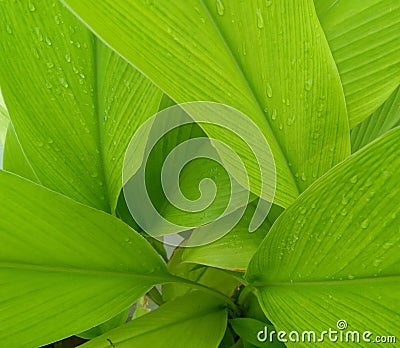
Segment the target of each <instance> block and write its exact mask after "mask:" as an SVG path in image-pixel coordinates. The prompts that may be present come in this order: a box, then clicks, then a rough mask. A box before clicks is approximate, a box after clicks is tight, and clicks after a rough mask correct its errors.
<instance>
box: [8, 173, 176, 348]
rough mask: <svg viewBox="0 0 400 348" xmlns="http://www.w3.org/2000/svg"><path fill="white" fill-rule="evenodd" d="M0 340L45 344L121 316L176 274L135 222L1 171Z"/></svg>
mask: <svg viewBox="0 0 400 348" xmlns="http://www.w3.org/2000/svg"><path fill="white" fill-rule="evenodd" d="M0 200H1V202H2V204H1V206H0V216H1V221H0V283H1V286H0V299H1V300H0V301H1V303H0V322H1V327H0V340H1V342H2V345H3V346H5V347H28V348H31V347H37V346H40V345H42V344H45V343H49V342H52V341H55V340H58V339H61V338H64V337H68V336H69V335H71V334H74V333H79V332H82V331H84V330H87V329H89V328H91V327H93V326H95V325H97V324H100V323H101V322H104V321H105V320H107V319H109V318H111V317H113V316H115V315H116V314H118V313H120V312H121V311H122V310H124V309H126V308H127V307H129V305H131V304H132V303H133V302H134V301H135V300H136V299H137V298H139V297H140V296H142V295H143V294H144V293H146V292H147V291H148V290H149V289H150V288H151V287H152V286H154V285H155V284H158V283H162V282H165V281H168V280H170V278H171V276H169V273H168V272H167V269H166V267H165V264H164V263H163V262H162V261H161V259H160V257H159V256H158V255H157V253H156V252H155V251H154V250H153V249H152V248H151V246H150V245H149V244H148V243H147V242H146V241H145V240H144V239H143V238H142V237H141V236H139V235H138V234H137V233H136V232H135V231H133V230H132V229H131V228H130V227H128V226H127V225H125V224H124V223H122V222H121V221H119V220H117V219H115V218H114V217H112V216H110V215H107V214H106V213H103V212H100V211H98V210H95V209H92V208H89V207H85V206H83V205H81V204H78V203H76V202H74V201H72V200H71V199H69V198H66V197H64V196H62V195H60V194H58V193H55V192H52V191H49V190H48V189H46V188H43V187H41V186H38V185H36V184H34V183H32V182H30V181H27V180H25V179H22V178H20V177H18V176H16V175H14V174H10V173H6V172H0Z"/></svg>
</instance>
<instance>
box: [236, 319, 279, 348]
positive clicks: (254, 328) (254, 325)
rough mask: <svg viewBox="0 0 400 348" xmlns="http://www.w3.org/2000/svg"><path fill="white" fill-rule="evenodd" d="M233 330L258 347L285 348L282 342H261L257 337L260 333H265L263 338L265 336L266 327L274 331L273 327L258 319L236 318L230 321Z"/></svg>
mask: <svg viewBox="0 0 400 348" xmlns="http://www.w3.org/2000/svg"><path fill="white" fill-rule="evenodd" d="M229 324H231V326H232V328H233V330H235V332H236V333H237V334H238V335H239V336H240V337H241V338H242V339H243V340H245V341H246V342H249V343H250V344H252V345H254V346H256V347H271V348H273V347H277V348H278V347H285V345H284V344H283V343H280V342H274V343H272V342H261V341H259V340H258V339H257V335H258V333H259V332H260V331H262V332H263V334H262V335H261V338H263V336H264V330H265V327H267V328H268V330H274V327H273V326H272V325H269V324H266V323H263V322H261V321H259V320H256V319H251V318H235V319H231V320H229Z"/></svg>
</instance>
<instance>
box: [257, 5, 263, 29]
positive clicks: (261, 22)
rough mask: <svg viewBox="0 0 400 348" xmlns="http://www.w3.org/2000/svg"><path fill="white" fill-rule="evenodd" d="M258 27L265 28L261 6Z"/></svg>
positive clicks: (258, 13)
mask: <svg viewBox="0 0 400 348" xmlns="http://www.w3.org/2000/svg"><path fill="white" fill-rule="evenodd" d="M257 27H258V28H259V29H262V28H264V19H263V16H262V13H261V10H260V9H259V8H258V9H257Z"/></svg>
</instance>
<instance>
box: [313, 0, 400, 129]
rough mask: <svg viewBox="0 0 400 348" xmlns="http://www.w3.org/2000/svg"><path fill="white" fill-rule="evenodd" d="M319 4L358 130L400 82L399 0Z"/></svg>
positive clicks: (331, 0)
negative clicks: (360, 124)
mask: <svg viewBox="0 0 400 348" xmlns="http://www.w3.org/2000/svg"><path fill="white" fill-rule="evenodd" d="M314 2H315V5H316V10H317V13H318V16H319V19H320V21H321V25H322V27H323V29H324V32H325V35H326V38H327V40H328V43H329V46H330V47H331V49H332V54H333V57H334V58H335V61H336V64H337V67H338V69H339V73H340V77H341V79H342V82H343V89H344V93H345V96H346V102H347V110H348V113H349V120H350V127H351V128H353V127H355V126H356V125H357V124H358V123H360V122H361V121H363V120H364V119H365V118H366V117H368V116H369V115H371V114H372V113H373V112H374V111H375V110H376V109H377V108H378V107H379V106H380V105H382V104H383V102H384V101H385V100H386V99H387V98H388V97H389V96H390V94H391V93H392V92H393V91H394V90H395V89H396V87H397V86H398V85H399V84H400V3H399V1H397V0H351V1H337V0H314Z"/></svg>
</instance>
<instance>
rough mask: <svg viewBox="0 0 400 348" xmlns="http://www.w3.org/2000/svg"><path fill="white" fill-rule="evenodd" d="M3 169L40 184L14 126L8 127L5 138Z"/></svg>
mask: <svg viewBox="0 0 400 348" xmlns="http://www.w3.org/2000/svg"><path fill="white" fill-rule="evenodd" d="M3 169H4V170H6V171H8V172H11V173H14V174H17V175H19V176H22V177H23V178H26V179H29V180H31V181H33V182H36V183H40V182H39V179H38V177H37V175H36V173H35V172H34V171H33V169H32V167H31V165H30V163H29V161H28V159H27V158H26V155H25V152H24V150H22V147H21V144H20V142H19V140H18V138H17V135H16V134H15V130H14V127H13V126H12V125H10V126H9V127H8V130H7V134H6V138H5V143H4V153H3Z"/></svg>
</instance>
